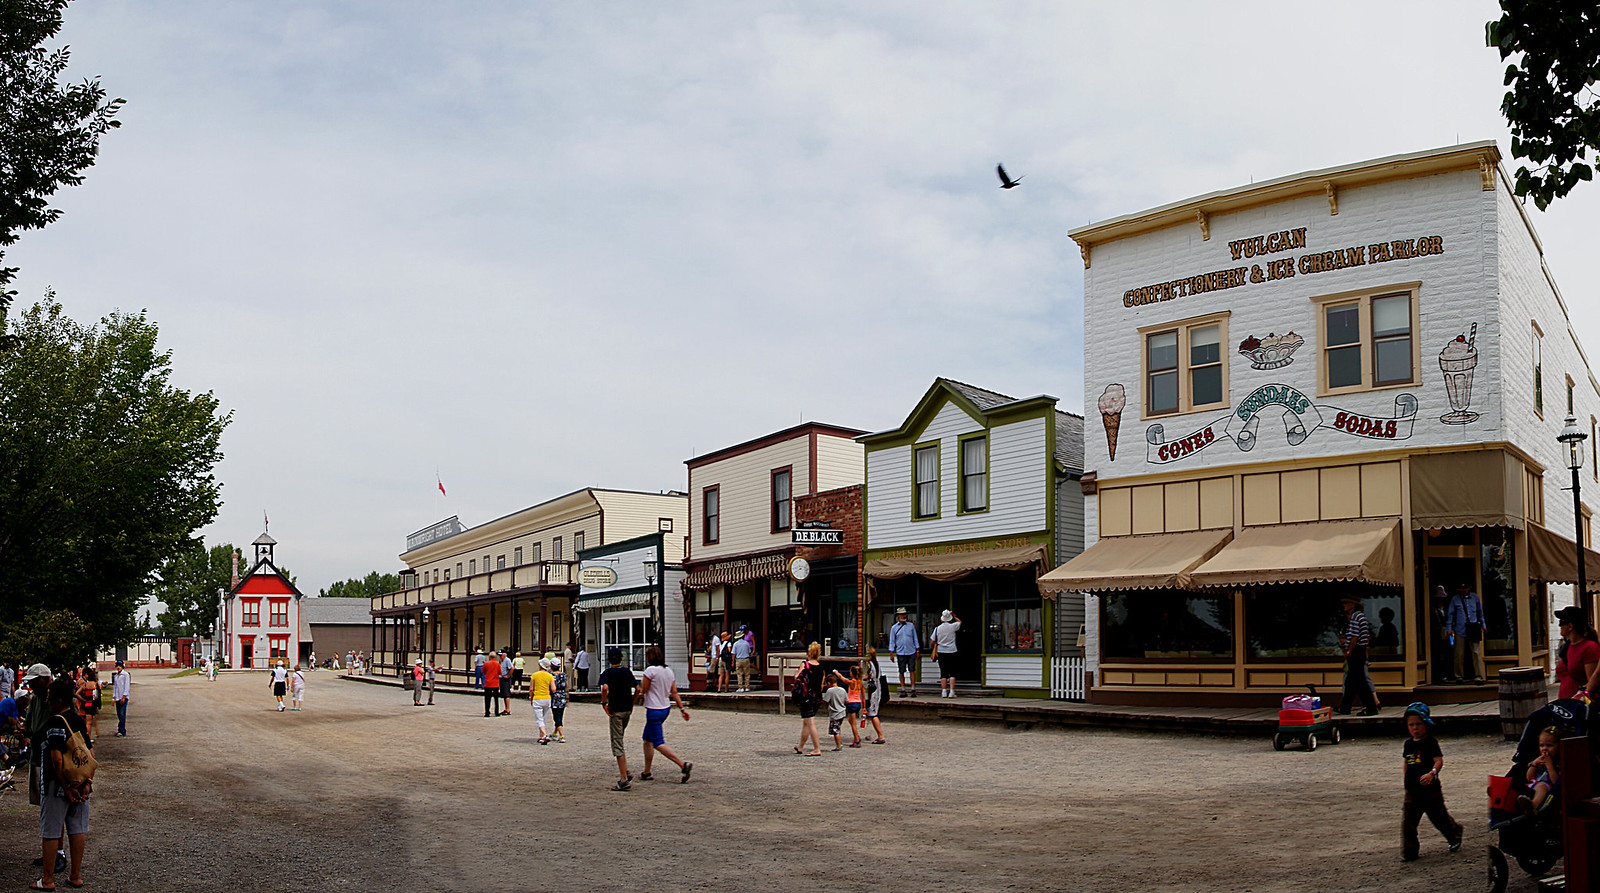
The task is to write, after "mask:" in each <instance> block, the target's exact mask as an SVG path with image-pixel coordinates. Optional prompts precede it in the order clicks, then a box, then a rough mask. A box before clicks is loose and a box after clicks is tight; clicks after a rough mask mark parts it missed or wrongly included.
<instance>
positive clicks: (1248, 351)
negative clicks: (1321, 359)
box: [1239, 332, 1306, 369]
mask: <svg viewBox="0 0 1600 893" xmlns="http://www.w3.org/2000/svg"><path fill="white" fill-rule="evenodd" d="M1304 343H1306V339H1304V338H1301V337H1300V336H1299V335H1296V334H1295V333H1294V332H1288V333H1286V334H1283V335H1274V334H1272V333H1270V332H1269V333H1267V337H1265V338H1257V337H1256V336H1254V335H1251V336H1250V337H1249V338H1246V339H1244V340H1243V341H1240V342H1239V353H1241V354H1244V356H1245V358H1246V359H1248V360H1249V361H1250V368H1251V369H1278V368H1281V367H1283V366H1287V365H1289V364H1290V363H1293V362H1294V352H1295V350H1296V349H1297V348H1299V347H1300V345H1302V344H1304Z"/></svg>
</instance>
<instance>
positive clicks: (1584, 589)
mask: <svg viewBox="0 0 1600 893" xmlns="http://www.w3.org/2000/svg"><path fill="white" fill-rule="evenodd" d="M1588 439H1589V435H1587V434H1585V433H1583V429H1582V428H1579V427H1578V420H1577V419H1575V418H1573V417H1572V416H1567V425H1566V427H1565V428H1562V429H1561V433H1560V434H1559V435H1557V436H1556V440H1559V441H1561V442H1562V443H1564V444H1566V446H1567V467H1568V468H1570V469H1572V523H1573V527H1572V529H1573V537H1572V538H1573V540H1574V541H1576V542H1577V544H1578V596H1577V603H1578V605H1580V606H1581V607H1582V608H1583V613H1584V616H1585V617H1588V618H1590V622H1591V623H1593V620H1594V612H1593V611H1592V610H1591V608H1592V605H1591V602H1592V599H1591V598H1590V597H1589V587H1588V581H1587V580H1585V579H1584V571H1585V570H1586V568H1585V567H1584V566H1583V551H1584V549H1583V497H1582V495H1581V492H1580V491H1579V489H1578V488H1579V475H1578V470H1579V469H1581V468H1582V467H1583V442H1584V441H1585V440H1588Z"/></svg>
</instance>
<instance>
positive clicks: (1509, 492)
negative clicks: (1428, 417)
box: [1411, 450, 1523, 530]
mask: <svg viewBox="0 0 1600 893" xmlns="http://www.w3.org/2000/svg"><path fill="white" fill-rule="evenodd" d="M1522 477H1523V469H1522V462H1521V461H1520V460H1519V459H1517V457H1515V456H1513V455H1511V454H1510V453H1508V452H1506V451H1504V450H1474V451H1472V452H1466V453H1435V454H1429V453H1421V454H1418V455H1414V456H1412V457H1411V528H1412V529H1413V530H1431V529H1434V528H1442V527H1515V528H1517V529H1519V530H1520V529H1521V528H1522V525H1523V519H1522Z"/></svg>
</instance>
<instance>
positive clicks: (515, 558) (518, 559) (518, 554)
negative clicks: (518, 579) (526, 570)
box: [511, 546, 522, 567]
mask: <svg viewBox="0 0 1600 893" xmlns="http://www.w3.org/2000/svg"><path fill="white" fill-rule="evenodd" d="M511 563H512V564H515V565H516V566H517V567H522V547H521V546H518V547H516V548H515V549H512V550H511Z"/></svg>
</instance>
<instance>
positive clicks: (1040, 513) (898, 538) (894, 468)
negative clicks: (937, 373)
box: [866, 402, 1051, 549]
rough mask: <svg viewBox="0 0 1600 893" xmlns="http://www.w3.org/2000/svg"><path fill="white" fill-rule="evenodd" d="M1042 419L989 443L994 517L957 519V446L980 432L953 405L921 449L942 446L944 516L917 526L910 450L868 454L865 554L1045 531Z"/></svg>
mask: <svg viewBox="0 0 1600 893" xmlns="http://www.w3.org/2000/svg"><path fill="white" fill-rule="evenodd" d="M1046 424H1047V420H1046V419H1043V418H1035V419H1025V420H1022V421H1019V422H1014V423H1012V424H1009V425H998V426H996V427H994V428H993V429H991V430H990V435H989V440H990V442H989V510H988V511H987V512H982V513H979V514H971V515H960V514H957V512H956V507H957V494H958V489H959V487H960V485H961V480H960V474H959V472H958V462H959V448H958V439H959V438H960V436H961V435H963V434H970V433H973V432H977V431H981V430H983V425H981V424H980V423H979V422H977V421H976V420H974V419H973V418H972V417H971V416H969V415H967V414H966V413H965V412H963V411H962V410H961V408H960V407H958V406H956V405H955V404H953V403H948V402H947V403H946V404H945V405H944V407H943V408H942V409H940V410H939V412H938V414H937V415H935V416H934V418H933V420H932V421H931V422H929V423H928V426H927V428H926V429H924V430H923V432H922V433H921V434H920V435H919V436H918V437H917V443H922V444H925V443H927V442H928V441H933V440H937V441H939V468H940V470H939V504H940V516H939V517H938V518H933V519H929V520H925V521H912V520H911V510H912V449H913V448H912V447H911V446H901V447H893V448H890V449H884V450H876V451H873V452H869V453H868V454H867V518H866V522H867V548H869V549H885V548H892V547H896V546H907V545H914V544H917V543H937V542H946V541H951V540H965V539H978V538H982V537H996V536H1005V535H1007V534H1013V533H1027V532H1035V531H1041V530H1044V529H1045V524H1046V520H1047V518H1046V502H1045V501H1046V499H1048V498H1049V483H1048V481H1047V475H1049V474H1050V473H1051V472H1050V464H1049V454H1048V452H1047V450H1046V446H1047V443H1048V441H1047V440H1046V434H1045V425H1046Z"/></svg>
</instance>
